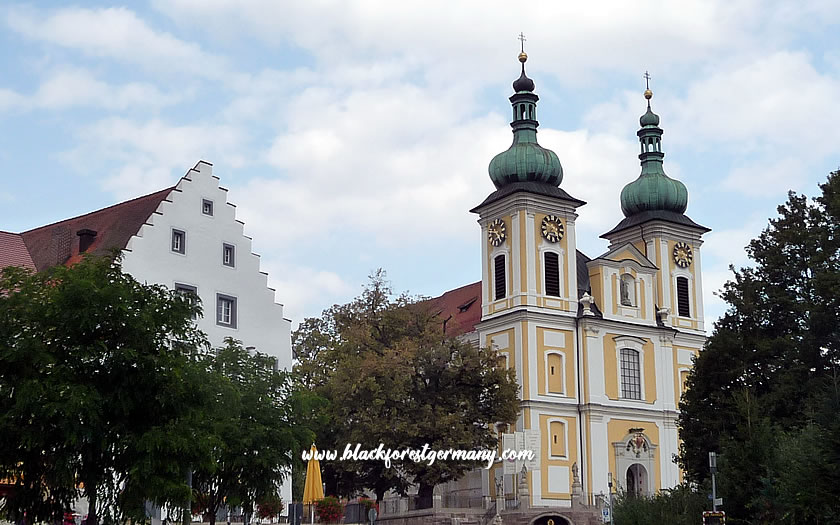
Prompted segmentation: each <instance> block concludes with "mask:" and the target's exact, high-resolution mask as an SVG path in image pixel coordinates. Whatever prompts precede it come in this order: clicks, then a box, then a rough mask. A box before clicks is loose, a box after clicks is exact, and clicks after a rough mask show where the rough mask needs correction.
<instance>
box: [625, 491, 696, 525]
mask: <svg viewBox="0 0 840 525" xmlns="http://www.w3.org/2000/svg"><path fill="white" fill-rule="evenodd" d="M614 504H615V517H614V518H615V522H616V523H620V524H621V525H649V524H651V523H663V524H666V523H667V524H668V525H701V524H702V523H703V511H704V510H709V509H708V508H707V507H708V504H709V501H708V499H707V497H706V494H705V493H704V492H702V491H700V492H698V491H695V490H692V489H691V487H689V486H687V485H685V484H683V485H679V486H677V487H674V488H673V489H671V490H663V491H660V492H659V493H658V494H656V495H654V496H634V495H632V494H627V493H626V492H621V493H619V494H618V496H616V497H615V502H614Z"/></svg>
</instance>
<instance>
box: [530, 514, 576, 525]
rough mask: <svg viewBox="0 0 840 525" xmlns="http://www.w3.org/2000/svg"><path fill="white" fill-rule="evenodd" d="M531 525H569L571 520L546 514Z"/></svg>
mask: <svg viewBox="0 0 840 525" xmlns="http://www.w3.org/2000/svg"><path fill="white" fill-rule="evenodd" d="M531 525H569V520H567V519H566V518H564V517H563V516H558V515H556V514H546V515H543V516H540V517H538V518H537V519H535V520H534V521H532V522H531Z"/></svg>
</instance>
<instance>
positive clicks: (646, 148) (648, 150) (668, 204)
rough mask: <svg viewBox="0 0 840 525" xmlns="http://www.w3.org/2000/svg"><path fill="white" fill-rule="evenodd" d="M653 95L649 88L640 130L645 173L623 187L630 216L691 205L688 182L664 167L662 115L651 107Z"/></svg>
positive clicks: (623, 207) (624, 204) (623, 202)
mask: <svg viewBox="0 0 840 525" xmlns="http://www.w3.org/2000/svg"><path fill="white" fill-rule="evenodd" d="M652 97H653V92H652V91H651V90H650V89H649V88H648V89H647V90H645V98H646V99H647V101H648V105H647V112H646V113H645V114H644V115H642V117H641V118H640V119H639V123H640V124H641V126H642V128H641V129H640V130H639V131H638V133H636V135H638V137H639V142H640V144H641V153H640V154H639V160H641V161H642V173H641V175H639V178H638V179H636V180H635V181H633V182H631V183H630V184H628V185H627V186H625V187H624V189H623V190H621V211H622V212H623V213H624V215H625V216H626V217H630V216H631V215H635V214H637V213H642V212H645V211H671V212H675V213H683V212H685V209H686V207H687V206H688V190H687V189H686V188H685V185H684V184H683V183H682V182H680V181H678V180H675V179H672V178H670V177H668V176H667V175H665V171H664V170H663V168H662V159H663V158H665V154H664V153H663V152H662V129H661V128H660V127H659V115H657V114H656V113H654V112H653V111H651V109H650V99H651V98H652Z"/></svg>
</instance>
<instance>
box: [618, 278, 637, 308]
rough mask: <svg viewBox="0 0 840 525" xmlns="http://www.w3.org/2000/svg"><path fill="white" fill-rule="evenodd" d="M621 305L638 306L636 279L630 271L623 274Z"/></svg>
mask: <svg viewBox="0 0 840 525" xmlns="http://www.w3.org/2000/svg"><path fill="white" fill-rule="evenodd" d="M619 285H620V288H621V289H620V292H621V305H622V306H636V279H634V278H633V276H632V275H630V274H629V273H625V274H622V276H621V280H620V283H619Z"/></svg>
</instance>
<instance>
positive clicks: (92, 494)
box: [85, 483, 96, 525]
mask: <svg viewBox="0 0 840 525" xmlns="http://www.w3.org/2000/svg"><path fill="white" fill-rule="evenodd" d="M85 493H86V494H87V497H88V517H87V525H96V483H85Z"/></svg>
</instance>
